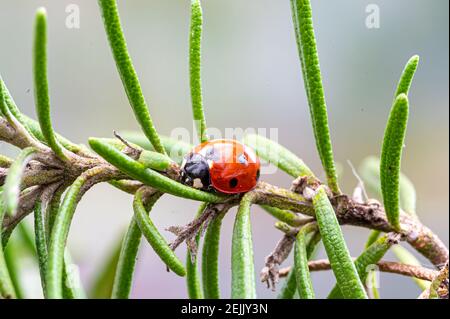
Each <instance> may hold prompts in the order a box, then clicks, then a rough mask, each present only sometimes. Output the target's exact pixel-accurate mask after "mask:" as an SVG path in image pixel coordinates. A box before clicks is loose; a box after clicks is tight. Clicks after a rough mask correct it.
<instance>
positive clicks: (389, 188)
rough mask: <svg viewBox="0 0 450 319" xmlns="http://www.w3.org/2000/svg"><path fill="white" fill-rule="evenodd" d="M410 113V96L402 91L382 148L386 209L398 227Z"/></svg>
mask: <svg viewBox="0 0 450 319" xmlns="http://www.w3.org/2000/svg"><path fill="white" fill-rule="evenodd" d="M408 113H409V104H408V98H407V96H406V95H405V94H404V93H402V94H400V95H399V96H398V97H397V98H396V100H395V102H394V105H393V107H392V110H391V113H390V115H389V120H388V124H387V127H386V130H385V132H384V138H383V147H382V150H381V163H380V181H381V192H382V194H383V203H384V209H385V211H386V215H387V217H388V220H389V222H390V223H391V225H392V226H394V227H395V228H396V229H400V204H399V202H400V194H399V189H400V183H399V179H400V162H401V157H402V150H403V145H404V140H405V133H406V124H407V121H408Z"/></svg>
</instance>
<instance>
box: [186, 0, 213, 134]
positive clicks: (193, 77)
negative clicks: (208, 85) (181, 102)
mask: <svg viewBox="0 0 450 319" xmlns="http://www.w3.org/2000/svg"><path fill="white" fill-rule="evenodd" d="M202 29H203V13H202V6H201V3H200V0H191V32H190V34H189V75H190V78H189V79H190V83H191V100H192V113H193V116H194V121H195V125H196V127H197V135H198V137H199V140H200V142H206V141H207V140H208V136H207V135H206V120H205V114H204V111H203V98H202V81H201V77H200V72H201V42H202Z"/></svg>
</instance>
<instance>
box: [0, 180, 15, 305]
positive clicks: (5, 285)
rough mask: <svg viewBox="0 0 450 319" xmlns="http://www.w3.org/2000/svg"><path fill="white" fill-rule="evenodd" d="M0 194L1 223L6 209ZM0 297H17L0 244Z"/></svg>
mask: <svg viewBox="0 0 450 319" xmlns="http://www.w3.org/2000/svg"><path fill="white" fill-rule="evenodd" d="M0 190H1V189H0ZM0 195H1V196H0V225H2V224H3V219H4V217H5V212H6V209H5V205H4V202H3V192H1V191H0ZM1 233H2V228H1V227H0V235H1ZM0 297H2V298H5V299H6V298H16V297H17V295H16V291H15V289H14V283H13V281H12V279H11V276H10V273H9V270H8V264H7V260H6V259H5V253H4V251H3V245H0Z"/></svg>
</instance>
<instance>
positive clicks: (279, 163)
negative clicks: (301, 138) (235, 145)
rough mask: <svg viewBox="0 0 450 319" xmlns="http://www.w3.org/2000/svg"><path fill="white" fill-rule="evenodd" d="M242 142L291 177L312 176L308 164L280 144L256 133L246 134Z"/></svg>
mask: <svg viewBox="0 0 450 319" xmlns="http://www.w3.org/2000/svg"><path fill="white" fill-rule="evenodd" d="M242 142H243V143H244V144H246V145H248V146H250V147H251V148H253V149H254V150H255V152H256V154H257V155H258V156H259V157H261V158H262V159H264V160H265V161H267V162H268V163H271V164H273V165H275V166H276V167H278V168H279V169H281V170H282V171H284V172H286V173H287V174H289V175H291V176H292V177H299V176H308V177H311V178H314V174H313V172H312V171H311V170H310V169H309V168H308V166H306V164H305V163H304V162H303V161H302V160H301V159H300V158H298V157H297V156H296V155H294V154H293V153H292V152H290V151H289V150H287V149H286V148H284V147H283V146H281V145H280V144H278V143H276V142H274V141H271V140H269V139H267V138H265V137H262V136H259V135H256V134H249V135H246V136H245V137H244V138H243V139H242Z"/></svg>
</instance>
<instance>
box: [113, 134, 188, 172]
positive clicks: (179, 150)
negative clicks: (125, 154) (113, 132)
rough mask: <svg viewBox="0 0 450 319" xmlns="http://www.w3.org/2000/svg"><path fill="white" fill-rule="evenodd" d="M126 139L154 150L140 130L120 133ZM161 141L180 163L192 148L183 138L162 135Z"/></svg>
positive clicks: (173, 158)
mask: <svg viewBox="0 0 450 319" xmlns="http://www.w3.org/2000/svg"><path fill="white" fill-rule="evenodd" d="M120 134H121V135H122V136H123V137H124V138H125V139H126V140H128V141H129V142H131V143H134V144H136V145H139V146H140V147H142V148H143V149H146V150H149V151H151V150H154V148H153V146H152V145H151V144H150V143H149V141H148V140H147V138H146V137H145V135H143V134H142V133H140V132H132V131H125V132H121V133H120ZM160 138H161V142H162V144H163V146H164V149H165V150H166V152H167V154H168V155H169V157H170V158H171V159H172V160H173V161H175V162H176V163H178V164H181V162H182V161H183V158H184V156H185V155H186V154H187V153H188V152H190V151H191V150H192V147H193V146H192V145H191V144H189V143H186V142H183V141H181V140H176V139H173V138H170V137H167V136H160Z"/></svg>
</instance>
